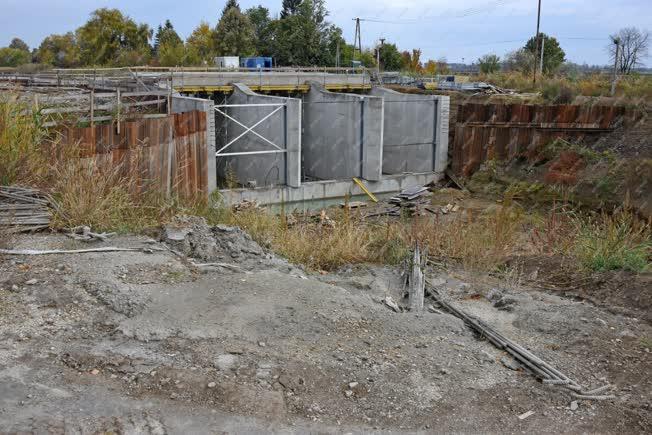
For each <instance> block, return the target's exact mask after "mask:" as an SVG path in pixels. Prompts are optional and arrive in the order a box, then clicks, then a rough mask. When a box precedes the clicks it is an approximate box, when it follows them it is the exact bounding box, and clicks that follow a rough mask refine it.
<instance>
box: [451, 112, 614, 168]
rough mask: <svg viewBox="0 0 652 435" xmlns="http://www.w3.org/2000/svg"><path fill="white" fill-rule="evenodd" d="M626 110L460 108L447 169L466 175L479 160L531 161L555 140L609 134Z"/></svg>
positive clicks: (478, 163) (587, 137)
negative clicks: (450, 162)
mask: <svg viewBox="0 0 652 435" xmlns="http://www.w3.org/2000/svg"><path fill="white" fill-rule="evenodd" d="M625 115H626V110H625V108H623V107H614V106H572V105H557V106H541V105H523V104H464V105H460V107H459V110H458V113H457V123H456V125H455V138H454V145H453V153H452V154H453V156H452V169H453V171H454V172H455V173H456V174H459V175H466V176H468V175H471V174H472V173H473V172H475V171H476V170H478V169H479V168H480V165H481V164H482V163H483V162H484V161H485V160H491V159H496V160H510V159H514V158H527V159H533V158H535V157H536V156H537V155H538V154H539V153H540V151H541V149H542V148H543V147H544V146H545V145H547V144H548V143H550V142H551V141H553V140H555V139H557V138H563V139H566V140H570V139H572V140H580V139H589V140H590V139H591V138H596V137H597V135H600V134H603V133H607V132H610V131H613V129H614V128H615V126H616V125H617V124H618V123H620V122H622V121H623V118H624V117H625Z"/></svg>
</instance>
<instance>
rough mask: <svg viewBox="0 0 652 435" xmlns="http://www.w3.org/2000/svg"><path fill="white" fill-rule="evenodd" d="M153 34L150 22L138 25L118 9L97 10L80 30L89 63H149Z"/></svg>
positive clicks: (86, 62) (80, 43) (80, 41)
mask: <svg viewBox="0 0 652 435" xmlns="http://www.w3.org/2000/svg"><path fill="white" fill-rule="evenodd" d="M151 37H152V30H151V29H150V27H149V26H148V25H147V24H137V23H136V22H135V21H134V20H132V19H131V18H129V17H127V16H124V15H123V14H122V12H120V11H119V10H117V9H107V8H102V9H97V10H96V11H94V12H93V13H92V14H91V18H90V19H89V20H88V21H87V22H86V24H84V25H83V26H82V27H80V28H79V29H77V41H78V44H79V47H80V51H81V59H82V62H83V63H84V64H85V65H130V64H138V63H146V62H147V61H148V59H149V56H150V51H151V48H150V46H149V40H150V39H151Z"/></svg>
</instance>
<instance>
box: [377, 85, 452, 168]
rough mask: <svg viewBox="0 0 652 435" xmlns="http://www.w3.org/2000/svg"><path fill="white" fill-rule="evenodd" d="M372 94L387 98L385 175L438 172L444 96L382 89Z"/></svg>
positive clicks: (384, 143) (385, 100)
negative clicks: (441, 108)
mask: <svg viewBox="0 0 652 435" xmlns="http://www.w3.org/2000/svg"><path fill="white" fill-rule="evenodd" d="M371 95H375V96H379V97H382V98H383V99H384V107H385V110H384V114H385V125H384V137H383V173H385V174H400V173H409V172H412V173H419V172H432V171H435V168H436V166H437V146H438V142H440V140H441V139H440V134H439V133H440V132H439V130H438V128H441V127H442V125H441V124H440V123H439V111H440V110H439V109H440V105H441V100H440V98H441V97H439V96H436V95H418V94H403V93H400V92H396V91H393V90H391V89H385V88H381V87H376V88H373V89H372V91H371ZM446 98H447V97H446Z"/></svg>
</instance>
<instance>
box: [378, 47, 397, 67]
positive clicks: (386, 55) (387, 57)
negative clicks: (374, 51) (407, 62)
mask: <svg viewBox="0 0 652 435" xmlns="http://www.w3.org/2000/svg"><path fill="white" fill-rule="evenodd" d="M379 50H380V65H381V67H382V69H384V70H385V71H399V70H400V69H401V66H402V61H401V52H400V51H398V48H397V47H396V44H383V45H381V46H380V48H379Z"/></svg>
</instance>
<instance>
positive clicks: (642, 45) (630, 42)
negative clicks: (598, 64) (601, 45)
mask: <svg viewBox="0 0 652 435" xmlns="http://www.w3.org/2000/svg"><path fill="white" fill-rule="evenodd" d="M649 39H650V32H648V31H647V30H639V29H637V28H636V27H626V28H624V29H620V30H619V31H618V33H616V34H615V35H611V40H612V41H614V42H615V41H618V44H619V45H620V54H619V56H618V57H619V59H618V63H617V65H618V71H619V72H620V73H621V74H629V73H630V72H632V69H634V68H637V67H640V66H643V59H645V58H646V57H648V55H649V51H648V49H649ZM607 52H608V53H609V58H610V59H611V62H612V64H613V63H614V62H615V57H616V44H615V43H612V44H609V45H608V46H607Z"/></svg>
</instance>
